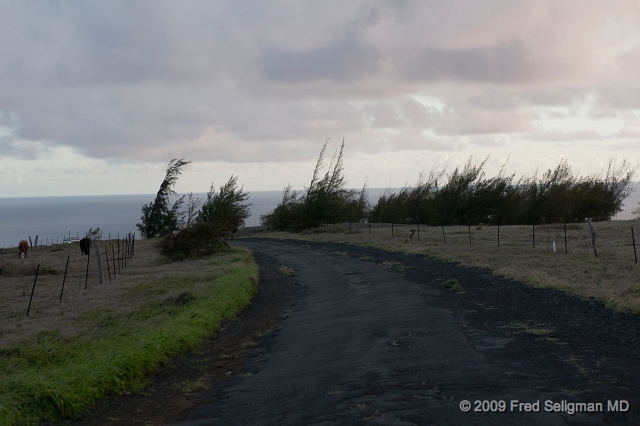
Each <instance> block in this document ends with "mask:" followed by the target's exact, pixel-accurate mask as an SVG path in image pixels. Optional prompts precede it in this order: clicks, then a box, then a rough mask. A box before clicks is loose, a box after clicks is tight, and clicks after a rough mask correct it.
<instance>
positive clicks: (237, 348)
mask: <svg viewBox="0 0 640 426" xmlns="http://www.w3.org/2000/svg"><path fill="white" fill-rule="evenodd" d="M254 257H255V259H256V262H257V263H258V265H259V266H260V280H259V289H258V293H257V294H256V296H255V297H254V298H253V299H252V301H251V303H250V304H249V306H247V307H246V308H245V309H244V310H243V311H242V312H240V313H239V314H238V316H237V318H236V319H235V320H234V321H227V322H226V323H224V324H223V325H222V326H221V328H220V330H219V331H218V333H217V334H216V335H214V336H211V338H210V339H209V340H207V341H205V342H204V343H203V344H202V346H201V347H199V348H197V349H195V350H194V351H192V352H191V353H188V354H184V355H181V356H178V357H176V358H175V359H174V360H173V362H172V364H171V365H169V366H164V367H161V368H159V369H158V371H157V372H156V373H155V374H154V375H153V376H152V377H151V378H150V381H151V383H150V384H149V385H148V386H147V387H145V389H144V390H143V391H142V392H140V393H131V394H126V395H117V396H112V397H110V398H108V399H106V400H104V401H100V402H98V403H97V404H96V405H95V407H93V408H92V409H91V411H90V412H88V413H86V414H84V415H83V416H81V417H80V418H79V419H77V420H75V421H73V420H68V421H63V422H54V423H46V424H47V425H67V426H71V425H73V426H82V425H103V424H104V425H110V426H112V425H114V424H118V425H121V424H122V425H127V424H131V425H133V424H136V425H140V424H166V423H171V422H174V421H176V420H179V419H180V418H181V417H182V413H183V412H184V411H185V410H188V409H189V408H191V407H193V406H194V405H196V404H197V403H198V402H199V401H200V400H201V394H202V392H201V391H202V390H203V389H207V388H208V387H209V386H211V383H214V382H216V381H219V380H223V379H226V378H228V377H231V376H233V375H236V374H237V373H238V372H240V371H241V370H242V366H243V362H244V360H245V359H246V357H247V356H248V355H249V353H250V352H251V349H252V347H253V344H254V341H255V340H256V339H259V338H260V337H261V336H264V335H265V334H268V333H269V332H271V331H272V330H273V329H274V328H275V327H277V324H278V321H279V320H280V319H281V316H282V313H283V311H284V310H285V308H286V307H287V306H288V305H289V304H291V302H292V301H293V298H292V297H291V295H290V292H291V289H292V286H293V285H294V279H293V278H292V277H291V276H288V275H285V274H283V273H282V272H280V271H279V270H278V268H279V266H280V265H279V263H278V262H276V261H275V260H274V259H272V258H270V257H268V256H264V255H262V254H260V253H255V254H254Z"/></svg>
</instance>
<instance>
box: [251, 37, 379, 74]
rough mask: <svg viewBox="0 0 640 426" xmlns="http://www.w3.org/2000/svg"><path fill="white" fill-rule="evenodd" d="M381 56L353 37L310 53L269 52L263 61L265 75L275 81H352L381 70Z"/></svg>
mask: <svg viewBox="0 0 640 426" xmlns="http://www.w3.org/2000/svg"><path fill="white" fill-rule="evenodd" d="M379 60H380V54H379V53H378V51H377V50H376V49H375V48H374V47H372V46H366V45H363V44H361V43H359V42H358V41H357V40H356V39H355V37H354V36H353V35H349V36H347V37H345V38H343V39H341V40H340V41H339V42H337V43H334V44H331V45H328V46H324V47H321V48H317V49H313V50H310V51H306V52H290V51H282V50H278V49H269V50H267V51H266V52H265V54H264V55H263V56H262V58H261V59H260V64H261V67H262V73H263V75H264V76H265V77H266V78H267V79H270V80H275V81H289V82H295V81H309V80H317V79H330V80H335V81H350V80H353V79H355V78H358V77H362V76H365V75H370V74H373V73H376V72H378V71H379V69H380V67H379V63H378V62H379Z"/></svg>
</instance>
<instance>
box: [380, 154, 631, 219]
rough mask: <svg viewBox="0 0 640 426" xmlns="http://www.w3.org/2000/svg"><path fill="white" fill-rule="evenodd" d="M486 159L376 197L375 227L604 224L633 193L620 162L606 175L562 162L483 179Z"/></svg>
mask: <svg viewBox="0 0 640 426" xmlns="http://www.w3.org/2000/svg"><path fill="white" fill-rule="evenodd" d="M486 161H487V159H485V160H484V161H482V162H481V163H480V164H476V163H475V161H474V158H473V157H471V158H470V159H469V161H468V162H467V163H466V164H465V165H464V166H463V167H462V168H460V167H456V168H455V170H454V171H453V172H451V173H449V174H448V175H447V181H446V182H445V183H444V185H442V186H441V187H439V186H438V180H439V179H440V178H441V177H442V176H443V172H437V171H436V172H430V173H429V175H428V177H427V178H425V177H424V174H421V175H420V179H419V180H418V184H417V185H416V186H415V187H413V188H412V187H409V188H408V187H406V186H405V187H403V188H402V189H401V190H400V191H398V192H396V193H394V192H391V190H388V191H387V192H385V194H384V195H382V196H381V197H380V199H379V200H378V203H377V204H376V205H375V206H374V207H373V209H372V215H371V219H372V220H373V221H375V222H381V221H385V222H395V223H415V222H417V223H426V224H429V225H466V224H467V223H474V224H475V223H478V222H482V223H494V224H495V223H502V224H504V225H507V224H531V223H540V224H542V223H553V222H581V221H583V220H584V219H585V218H586V217H589V218H591V219H592V220H594V221H596V220H609V219H611V218H612V217H613V216H614V215H615V214H616V213H618V212H620V211H621V210H622V203H623V201H624V199H625V198H626V197H628V196H629V194H631V192H633V191H634V190H635V185H634V184H633V183H632V181H633V177H634V175H635V172H636V169H635V168H633V167H631V165H630V164H629V163H628V162H627V161H626V160H625V161H623V162H622V164H621V165H620V166H619V167H618V166H617V164H616V161H615V159H611V160H610V161H609V166H608V168H607V170H606V172H601V173H596V174H592V175H589V176H585V177H581V176H578V175H577V174H575V173H574V172H573V171H572V169H571V167H570V166H569V164H568V162H567V160H565V159H562V160H561V161H560V163H559V164H558V166H557V167H556V168H555V169H549V170H547V171H546V172H544V173H543V174H542V176H540V177H538V172H537V171H536V172H535V173H534V174H533V176H523V177H521V178H520V179H518V180H516V179H515V173H514V174H512V175H507V174H506V173H505V167H506V162H505V164H504V165H503V166H502V168H501V169H500V173H499V174H498V175H497V176H495V177H492V178H488V179H487V178H485V177H484V176H485V173H484V167H485V164H486Z"/></svg>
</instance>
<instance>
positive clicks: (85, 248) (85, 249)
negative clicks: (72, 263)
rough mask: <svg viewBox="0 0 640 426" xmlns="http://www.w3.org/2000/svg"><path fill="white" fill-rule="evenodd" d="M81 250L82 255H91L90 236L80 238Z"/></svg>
mask: <svg viewBox="0 0 640 426" xmlns="http://www.w3.org/2000/svg"><path fill="white" fill-rule="evenodd" d="M80 250H81V251H82V255H83V256H84V255H85V254H86V255H87V256H89V251H90V250H91V240H90V239H89V238H86V237H85V238H83V239H81V240H80Z"/></svg>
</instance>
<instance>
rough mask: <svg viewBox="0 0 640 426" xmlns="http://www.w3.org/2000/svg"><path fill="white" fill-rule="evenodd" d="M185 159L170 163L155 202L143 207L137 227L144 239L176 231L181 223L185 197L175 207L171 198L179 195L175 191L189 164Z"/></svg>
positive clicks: (174, 160)
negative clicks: (179, 178)
mask: <svg viewBox="0 0 640 426" xmlns="http://www.w3.org/2000/svg"><path fill="white" fill-rule="evenodd" d="M189 163H190V161H185V160H184V158H181V159H179V160H178V159H176V158H174V159H173V160H171V161H169V164H168V166H167V172H166V175H165V178H164V180H163V181H162V184H160V189H159V190H158V193H157V194H156V199H155V201H154V202H151V203H149V204H145V205H143V206H142V216H141V217H140V220H141V222H140V223H138V224H137V225H136V226H137V227H138V229H139V230H140V234H141V235H142V237H143V238H155V237H161V236H163V235H166V234H168V233H169V232H173V231H176V230H177V229H178V228H179V225H180V221H181V212H180V207H181V206H182V203H183V202H184V195H183V196H182V197H180V198H178V199H177V200H176V201H175V202H174V203H173V206H171V205H170V200H169V197H170V196H171V195H177V194H176V191H175V189H174V187H175V184H176V182H177V181H178V177H179V176H180V175H181V174H182V168H183V167H184V166H186V165H187V164H189Z"/></svg>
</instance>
